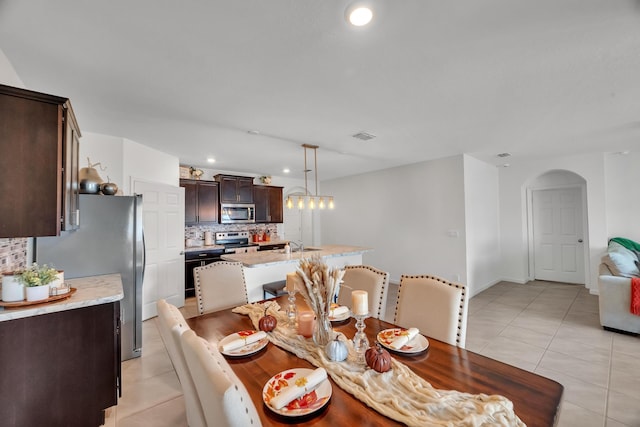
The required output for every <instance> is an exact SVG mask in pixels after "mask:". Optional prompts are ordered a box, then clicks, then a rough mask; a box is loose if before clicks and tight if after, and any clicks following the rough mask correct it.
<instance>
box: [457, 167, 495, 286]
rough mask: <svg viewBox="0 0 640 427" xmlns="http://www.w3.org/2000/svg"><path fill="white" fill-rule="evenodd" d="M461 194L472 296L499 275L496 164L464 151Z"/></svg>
mask: <svg viewBox="0 0 640 427" xmlns="http://www.w3.org/2000/svg"><path fill="white" fill-rule="evenodd" d="M464 194H465V222H466V224H465V229H466V241H467V248H466V250H467V285H468V287H469V296H474V295H476V294H478V293H479V292H481V291H483V290H484V289H487V288H489V287H491V286H492V285H494V284H496V283H498V282H499V281H500V280H501V279H502V277H501V276H500V259H501V251H500V223H499V212H498V170H497V168H496V167H495V166H493V165H490V164H488V163H485V162H482V161H480V160H477V159H475V158H473V157H470V156H467V155H465V156H464Z"/></svg>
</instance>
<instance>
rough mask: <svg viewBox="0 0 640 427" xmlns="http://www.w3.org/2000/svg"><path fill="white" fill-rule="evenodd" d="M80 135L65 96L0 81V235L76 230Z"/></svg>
mask: <svg viewBox="0 0 640 427" xmlns="http://www.w3.org/2000/svg"><path fill="white" fill-rule="evenodd" d="M80 136H81V135H80V129H79V127H78V123H77V121H76V118H75V115H74V114H73V110H72V108H71V102H70V101H69V100H68V99H67V98H61V97H57V96H52V95H46V94H42V93H39V92H33V91H29V90H25V89H19V88H14V87H11V86H4V85H0V144H1V146H2V156H0V194H2V197H3V200H5V201H10V202H8V203H3V204H2V206H1V207H0V237H33V236H56V235H59V234H60V231H65V230H73V229H76V228H78V219H79V218H78V192H79V188H78V150H79V138H80Z"/></svg>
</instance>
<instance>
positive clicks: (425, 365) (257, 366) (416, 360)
mask: <svg viewBox="0 0 640 427" xmlns="http://www.w3.org/2000/svg"><path fill="white" fill-rule="evenodd" d="M275 300H276V301H277V302H278V303H279V304H280V306H281V307H283V308H284V307H286V305H287V298H286V297H285V296H282V297H279V298H276V299H275ZM298 300H299V299H298ZM298 305H299V306H300V308H302V309H304V303H303V302H300V301H298ZM187 323H188V324H189V326H190V327H191V328H192V329H193V330H194V331H195V332H196V334H197V335H199V336H201V337H203V338H205V339H206V340H208V341H210V342H217V341H220V340H221V339H222V338H224V337H225V336H227V335H229V334H232V333H234V332H237V331H240V330H247V329H254V328H253V325H252V323H251V320H250V319H249V316H245V315H242V314H237V313H233V312H232V311H231V309H228V310H222V311H218V312H214V313H207V314H203V315H200V316H196V317H192V318H190V319H187ZM365 324H366V329H365V332H366V334H367V337H368V339H369V343H371V344H372V343H374V342H375V339H376V335H377V334H378V332H380V331H382V330H385V329H388V328H393V327H395V325H393V324H391V323H388V322H385V321H382V320H379V319H376V318H368V319H366V321H365ZM334 330H336V331H339V332H342V333H344V334H345V335H346V336H347V337H350V338H351V337H353V335H354V334H355V332H356V329H355V320H354V319H350V320H348V321H346V322H345V323H342V324H338V325H336V324H334ZM427 338H428V340H429V347H428V349H427V350H426V352H423V353H420V354H418V355H413V356H407V355H401V354H395V353H394V354H392V357H395V358H396V359H397V360H399V361H401V362H402V363H404V364H405V365H406V366H408V367H409V368H410V369H411V370H413V372H415V373H416V374H417V375H419V376H420V377H422V378H424V379H425V380H427V381H428V382H429V383H431V385H432V386H433V387H435V388H437V389H443V390H457V391H460V392H467V393H473V394H477V393H485V394H489V395H493V394H497V395H502V396H504V397H506V398H507V399H509V400H511V401H512V402H513V405H514V411H515V413H516V415H517V416H518V417H519V418H520V419H521V420H522V421H523V422H524V423H525V424H526V425H527V426H529V427H547V426H553V425H555V423H556V421H557V416H558V412H559V407H560V402H561V399H562V392H563V389H564V388H563V386H562V385H561V384H559V383H557V382H556V381H553V380H550V379H548V378H545V377H542V376H540V375H537V374H534V373H532V372H529V371H525V370H523V369H520V368H517V367H515V366H511V365H508V364H506V363H502V362H499V361H497V360H494V359H490V358H488V357H485V356H482V355H480V354H478V353H474V352H472V351H469V350H465V349H463V348H460V347H456V346H452V345H449V344H447V343H444V342H441V341H438V340H436V339H433V338H429V337H427ZM227 360H228V362H229V364H230V365H231V368H232V369H233V371H234V372H235V374H236V375H237V376H238V377H239V378H240V380H241V381H242V382H243V384H244V385H245V387H246V388H247V390H248V392H249V394H250V396H251V399H252V400H253V403H254V404H255V406H256V408H257V410H258V414H259V415H260V419H261V421H262V424H263V425H264V426H285V425H292V424H295V425H299V426H331V427H341V426H349V427H351V426H354V425H357V426H359V427H364V426H391V425H402V424H400V423H398V422H396V421H394V420H392V419H390V418H387V417H386V416H384V415H381V414H380V413H378V412H377V411H375V410H374V409H372V408H370V407H368V406H367V405H366V404H364V403H362V402H361V401H359V400H358V399H356V398H355V397H353V396H352V395H351V394H349V393H348V392H346V391H344V390H342V389H341V388H340V387H338V386H337V385H336V384H335V383H333V381H332V380H330V381H331V385H332V393H333V394H332V396H331V400H330V402H329V404H328V405H327V406H326V407H325V408H323V409H322V410H319V411H317V412H315V413H313V414H310V415H307V416H305V417H301V418H289V417H283V416H282V415H278V414H276V413H274V412H273V411H271V410H270V409H269V408H268V407H267V406H266V405H265V404H264V403H263V400H262V390H263V387H264V385H265V384H266V383H267V381H269V379H271V377H273V376H274V375H275V374H277V373H279V372H282V371H284V370H287V369H292V368H311V369H313V368H315V367H314V366H313V365H311V363H309V362H307V361H306V360H303V359H300V358H298V357H297V356H295V355H294V354H292V353H289V352H288V351H286V350H283V349H282V348H280V347H277V346H276V345H274V344H273V343H269V344H268V345H267V346H266V347H265V348H264V349H263V350H261V351H260V352H258V353H256V354H253V355H251V356H247V357H243V358H227Z"/></svg>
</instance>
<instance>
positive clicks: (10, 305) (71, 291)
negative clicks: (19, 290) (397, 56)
mask: <svg viewBox="0 0 640 427" xmlns="http://www.w3.org/2000/svg"><path fill="white" fill-rule="evenodd" d="M76 291H77V289H76V288H71V289H69V292H67V293H66V294H62V295H54V296H51V297H49V298H47V299H41V300H38V301H27V300H23V301H13V302H4V301H0V307H5V308H17V307H26V306H29V305H37V304H46V303H48V302H54V301H61V300H63V299H67V298H69V297H70V296H71V295H73V294H74V293H75V292H76Z"/></svg>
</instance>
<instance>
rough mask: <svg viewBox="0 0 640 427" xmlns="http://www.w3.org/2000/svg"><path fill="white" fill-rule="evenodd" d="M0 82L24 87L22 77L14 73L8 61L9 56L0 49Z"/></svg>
mask: <svg viewBox="0 0 640 427" xmlns="http://www.w3.org/2000/svg"><path fill="white" fill-rule="evenodd" d="M0 83H1V84H3V85H7V86H14V87H20V88H23V89H26V87H25V85H24V83H22V79H20V77H19V76H18V74H17V73H16V70H15V69H14V68H13V65H11V62H9V58H7V56H6V55H5V54H4V52H3V51H2V49H0Z"/></svg>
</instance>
